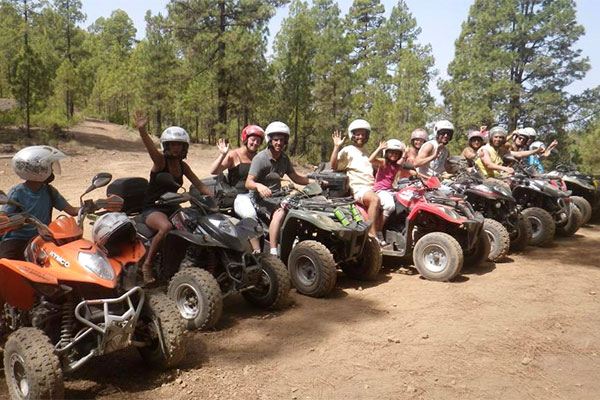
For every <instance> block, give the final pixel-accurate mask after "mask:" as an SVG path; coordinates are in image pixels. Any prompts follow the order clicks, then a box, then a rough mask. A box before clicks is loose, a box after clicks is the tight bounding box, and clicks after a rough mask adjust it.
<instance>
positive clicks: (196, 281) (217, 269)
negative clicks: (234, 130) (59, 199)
mask: <svg viewBox="0 0 600 400" xmlns="http://www.w3.org/2000/svg"><path fill="white" fill-rule="evenodd" d="M130 179H133V180H136V181H137V182H138V183H135V184H132V183H131V181H129V180H130ZM139 179H140V178H122V179H120V180H117V181H115V182H116V183H117V185H114V184H113V185H111V186H109V188H108V190H107V191H108V192H109V193H111V194H118V193H121V194H120V196H121V197H123V196H125V203H126V207H125V208H126V209H130V210H134V209H138V208H139V207H136V206H133V205H132V204H130V203H129V204H128V202H127V200H128V198H127V195H126V193H123V191H124V188H129V189H131V190H130V191H129V193H131V194H132V197H135V196H134V194H135V193H141V192H142V188H141V187H140V186H144V184H145V185H147V182H146V181H145V179H144V180H143V181H144V182H142V181H140V180H139ZM157 180H158V181H159V183H160V184H163V185H165V186H167V187H174V188H177V186H178V185H177V184H176V183H175V182H174V180H173V178H172V176H171V175H170V174H168V173H163V174H159V176H158V177H157ZM133 187H135V188H136V189H133ZM185 202H190V204H191V207H187V208H179V209H178V210H177V211H176V212H174V213H173V215H171V216H170V221H171V223H172V224H173V226H174V229H173V230H171V231H169V232H168V233H167V235H165V238H164V241H163V245H162V247H161V250H160V251H159V254H158V255H157V257H156V261H155V272H156V275H157V276H158V277H159V281H160V282H168V289H167V292H168V294H169V296H170V297H171V298H172V299H173V300H175V302H176V304H177V308H178V309H179V312H180V313H181V315H182V317H183V318H184V319H185V321H186V325H187V327H188V329H197V328H200V329H207V328H210V327H213V326H214V325H215V324H216V323H217V321H218V320H219V318H220V316H221V313H222V308H223V298H224V297H227V296H229V295H232V294H235V293H241V294H242V296H243V297H244V298H245V299H246V300H247V301H248V302H250V303H252V304H254V305H256V306H258V307H261V308H267V309H277V308H281V307H282V306H283V305H284V304H286V303H287V301H288V295H289V291H290V278H289V275H288V272H287V269H286V267H285V265H284V264H283V263H282V262H281V261H280V260H279V259H278V258H277V257H275V256H272V255H269V254H254V252H253V250H252V246H251V244H250V239H252V238H254V237H260V236H262V234H263V232H262V227H261V226H260V225H259V224H258V223H257V222H256V221H254V220H251V219H243V220H241V221H239V222H237V223H235V224H234V222H232V220H231V219H230V218H229V217H227V216H225V215H223V214H222V213H220V212H219V210H218V208H217V206H216V203H215V201H214V199H213V198H212V197H210V196H201V195H193V194H192V193H188V192H184V193H175V192H169V193H166V194H165V195H163V196H162V197H161V198H160V200H158V201H157V205H170V206H177V205H179V204H182V203H185ZM134 221H135V224H136V228H137V230H138V235H139V237H140V238H141V239H142V240H143V242H144V243H145V245H146V246H149V245H150V243H151V240H152V238H153V237H154V235H155V233H156V232H155V231H154V230H152V229H151V228H149V227H148V226H147V225H145V224H144V222H143V220H142V218H141V216H140V215H137V216H135V217H134Z"/></svg>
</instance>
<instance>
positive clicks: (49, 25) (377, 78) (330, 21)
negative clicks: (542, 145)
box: [0, 0, 600, 173]
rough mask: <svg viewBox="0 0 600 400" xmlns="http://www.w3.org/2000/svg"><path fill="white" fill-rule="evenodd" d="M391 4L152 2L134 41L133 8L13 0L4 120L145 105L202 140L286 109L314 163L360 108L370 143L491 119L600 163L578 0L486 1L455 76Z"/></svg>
mask: <svg viewBox="0 0 600 400" xmlns="http://www.w3.org/2000/svg"><path fill="white" fill-rule="evenodd" d="M284 5H288V7H289V15H288V16H287V18H285V19H284V20H283V22H282V24H281V27H280V29H279V31H278V32H269V31H268V22H269V20H270V19H271V18H272V17H273V16H274V14H275V12H276V10H277V8H279V7H282V6H284ZM388 11H390V12H389V13H386V10H385V9H384V6H383V5H382V4H381V2H380V1H379V0H354V2H353V4H352V6H351V7H350V9H349V11H348V13H347V14H346V15H342V13H341V11H340V8H339V6H338V4H337V3H336V1H335V0H313V1H310V2H309V1H302V0H292V1H289V0H171V1H170V2H169V3H168V5H167V13H166V15H162V14H160V13H153V12H152V10H149V11H147V13H146V17H145V21H146V36H145V37H144V38H143V39H141V40H137V39H136V29H135V26H134V24H133V21H132V19H131V18H130V17H129V16H128V15H127V13H125V12H124V11H122V10H115V11H113V12H112V13H111V15H110V16H108V17H101V18H98V19H97V20H95V21H86V15H84V13H83V12H82V2H81V0H52V1H43V0H2V1H1V3H0V99H2V100H4V104H9V106H4V107H0V131H2V130H4V131H9V132H12V135H13V136H15V135H16V136H19V137H20V136H23V137H29V138H31V137H32V136H35V135H36V134H37V133H36V132H39V130H33V129H32V127H37V128H40V127H41V128H42V130H58V131H60V130H61V129H63V128H65V127H68V126H71V125H74V124H76V123H77V122H78V121H80V120H81V119H82V118H83V117H91V118H100V119H104V120H108V121H110V122H114V123H118V124H123V125H131V124H132V123H133V120H132V114H133V111H134V110H138V109H139V110H142V111H143V112H144V113H146V114H147V115H149V116H150V131H151V132H152V133H154V134H160V132H161V131H162V130H163V129H164V128H165V127H167V126H169V125H179V126H182V127H184V128H185V129H186V130H188V132H189V133H190V135H191V136H192V138H193V139H194V140H195V141H198V142H205V143H209V144H214V143H215V142H216V140H217V139H218V138H220V137H226V138H228V139H229V140H230V141H231V142H232V143H237V144H239V132H240V131H241V129H242V128H243V127H244V126H245V125H247V124H250V123H254V124H258V125H261V126H263V127H264V126H266V125H267V124H268V123H269V122H271V121H273V120H281V121H284V122H286V123H287V124H288V125H289V126H290V128H291V131H292V138H291V142H290V145H289V149H288V151H289V152H290V153H291V154H292V155H294V156H295V157H297V158H298V159H301V160H304V161H307V162H313V163H314V162H319V161H321V160H325V159H328V157H329V153H330V151H331V146H332V143H331V139H330V137H331V132H333V131H334V130H343V129H344V128H345V127H346V126H347V124H348V123H349V122H350V121H351V120H352V119H354V118H364V119H367V120H368V121H370V123H371V125H372V127H373V137H374V140H372V141H371V143H370V145H371V146H376V143H377V142H378V141H379V140H381V139H384V138H385V139H388V138H392V137H394V138H399V139H401V140H404V141H406V140H407V139H408V137H409V135H410V132H411V131H412V130H413V129H415V128H418V127H428V128H430V127H431V126H432V123H433V122H435V121H436V120H437V119H440V118H447V119H449V120H450V121H452V122H453V123H454V125H455V126H456V128H457V132H458V135H456V136H455V138H456V139H455V140H454V141H453V143H452V147H451V150H454V151H459V149H460V148H461V147H462V146H464V144H465V142H466V132H467V131H468V130H469V129H472V128H475V129H477V128H479V126H481V125H487V126H493V125H496V124H501V125H504V126H505V127H507V128H508V129H509V130H513V129H515V128H518V127H523V126H532V127H534V128H535V129H536V130H537V131H538V132H540V133H541V134H542V139H543V140H544V141H546V142H548V143H549V142H550V141H551V140H553V139H558V140H559V142H560V143H561V146H560V151H559V153H558V154H556V155H555V156H554V158H555V159H554V161H558V159H560V160H561V161H567V162H575V163H577V164H578V165H579V166H580V168H582V169H583V170H586V171H592V172H595V173H600V153H599V152H598V151H597V149H598V148H600V115H599V113H600V111H599V110H600V107H599V105H600V86H599V87H596V88H589V89H587V90H585V91H584V92H582V93H577V94H573V93H569V92H568V90H567V87H568V86H569V85H570V84H571V83H572V82H574V81H576V80H579V79H582V78H583V77H584V76H585V74H586V72H587V71H588V70H589V69H590V67H591V66H590V63H589V59H588V58H587V57H586V56H585V54H582V52H581V50H579V49H577V47H576V42H577V40H578V39H579V38H580V37H581V36H582V35H584V34H585V31H584V28H583V26H581V25H580V24H578V22H577V19H576V2H575V1H574V0H552V1H549V0H474V1H473V4H472V5H471V7H470V10H469V13H468V15H465V19H464V22H463V24H462V31H461V34H460V36H459V38H458V39H457V40H456V42H455V52H454V59H453V60H452V62H451V63H450V65H449V67H448V75H449V79H447V80H441V79H439V77H438V71H436V70H435V68H434V57H433V52H432V49H431V46H430V45H429V44H427V43H422V42H421V41H420V39H419V38H420V34H421V28H420V27H419V23H418V21H417V20H416V19H415V18H414V16H413V15H412V14H411V11H410V9H409V8H408V6H407V4H406V3H405V1H404V0H398V1H397V3H396V5H395V6H394V7H393V9H392V10H388ZM386 15H389V16H387V17H386ZM84 26H85V27H86V28H83V27H84ZM269 35H273V37H274V40H273V48H272V49H268V45H269V42H268V38H269ZM431 83H435V84H437V85H438V87H439V89H440V91H441V94H442V97H443V102H436V101H435V99H434V97H433V96H432V94H431V93H430V89H429V87H430V84H431ZM10 104H14V105H13V106H10ZM15 127H19V129H18V130H15ZM17 140H18V138H17Z"/></svg>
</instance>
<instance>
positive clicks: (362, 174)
mask: <svg viewBox="0 0 600 400" xmlns="http://www.w3.org/2000/svg"><path fill="white" fill-rule="evenodd" d="M370 134H371V125H370V124H369V123H368V122H367V121H365V120H364V119H357V120H354V121H352V122H351V123H350V126H348V137H349V138H350V141H351V142H352V144H349V145H348V146H346V147H344V148H343V149H342V146H343V144H344V141H345V140H346V138H345V137H344V136H343V135H342V133H341V132H339V131H335V132H334V133H333V135H332V138H333V151H332V153H331V158H330V160H329V162H330V164H331V169H333V170H334V171H342V170H343V171H345V172H346V173H347V175H348V183H349V185H350V189H351V190H352V194H353V196H354V199H355V200H356V201H357V202H358V203H360V204H361V205H363V206H364V207H365V208H366V209H367V214H368V215H369V221H371V222H372V225H371V230H370V232H369V234H370V235H371V236H374V237H376V238H377V240H378V241H379V243H380V244H383V235H382V234H381V226H380V224H381V219H382V215H381V201H380V199H379V196H377V193H375V191H374V190H373V185H374V184H375V177H374V176H373V166H372V165H371V162H370V161H369V154H368V153H367V152H366V150H365V148H364V147H365V144H366V143H367V141H368V140H369V135H370Z"/></svg>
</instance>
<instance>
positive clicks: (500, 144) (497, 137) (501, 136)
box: [475, 126, 538, 178]
mask: <svg viewBox="0 0 600 400" xmlns="http://www.w3.org/2000/svg"><path fill="white" fill-rule="evenodd" d="M507 136H508V133H507V132H506V129H504V128H502V127H501V126H495V127H493V128H492V129H490V143H488V144H486V145H485V146H482V147H481V148H480V149H479V151H478V152H477V155H478V157H477V160H475V165H476V166H477V167H478V168H479V171H480V172H481V173H482V174H483V176H484V177H486V178H498V177H499V176H500V172H506V173H508V174H512V173H514V172H515V171H514V169H512V168H511V167H506V166H503V165H502V158H503V157H504V156H505V155H507V154H509V155H512V156H513V157H515V158H523V157H527V156H529V155H531V154H534V153H536V152H537V151H538V150H527V151H511V150H509V149H508V148H507V147H506V137H507Z"/></svg>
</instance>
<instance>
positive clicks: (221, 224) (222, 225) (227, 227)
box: [208, 218, 238, 237]
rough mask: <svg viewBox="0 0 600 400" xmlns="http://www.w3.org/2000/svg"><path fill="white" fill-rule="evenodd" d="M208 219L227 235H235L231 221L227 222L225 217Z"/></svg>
mask: <svg viewBox="0 0 600 400" xmlns="http://www.w3.org/2000/svg"><path fill="white" fill-rule="evenodd" d="M208 221H209V222H210V223H211V224H212V225H213V226H214V227H215V228H217V229H219V230H220V231H222V232H224V233H226V234H228V235H229V236H235V237H237V235H238V234H237V231H236V230H235V226H233V224H232V223H231V222H229V221H228V220H226V219H216V218H209V219H208Z"/></svg>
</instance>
